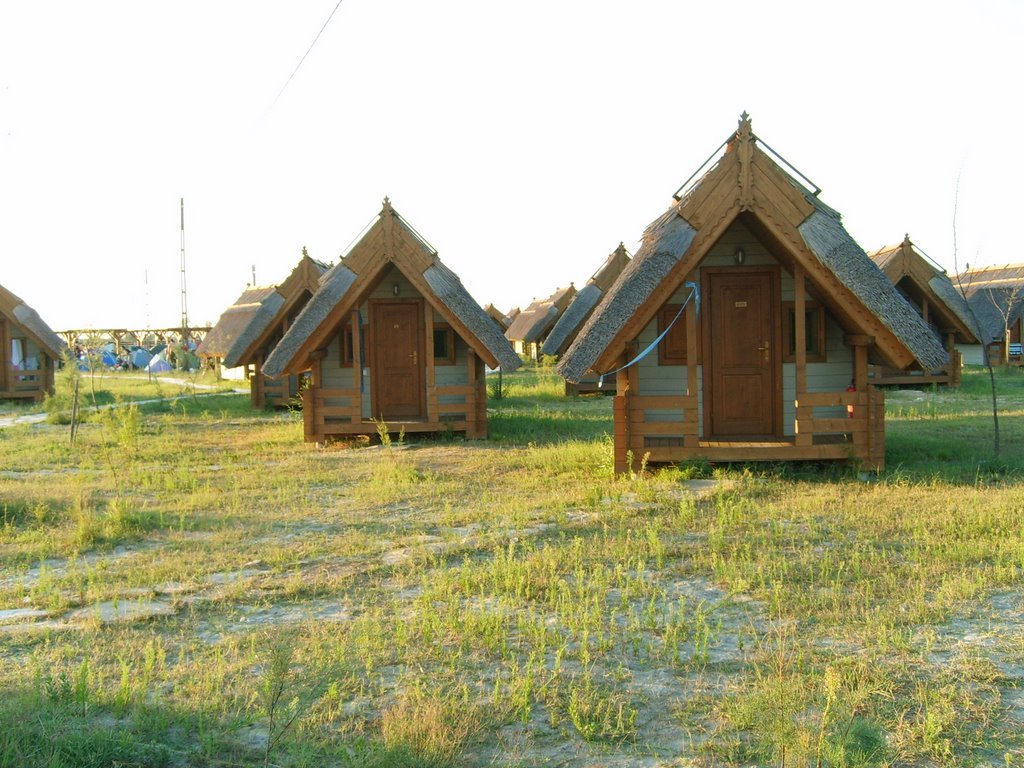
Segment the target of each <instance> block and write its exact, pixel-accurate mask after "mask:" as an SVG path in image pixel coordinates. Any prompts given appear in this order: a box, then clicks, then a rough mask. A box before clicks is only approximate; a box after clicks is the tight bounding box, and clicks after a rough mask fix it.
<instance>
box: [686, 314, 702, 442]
mask: <svg viewBox="0 0 1024 768" xmlns="http://www.w3.org/2000/svg"><path fill="white" fill-rule="evenodd" d="M684 317H685V319H686V396H687V397H688V398H689V402H691V403H692V404H693V411H694V412H693V413H683V425H684V427H683V445H684V446H685V447H686V448H696V447H697V446H698V445H699V443H700V414H699V413H697V412H696V411H697V365H698V364H699V362H700V361H699V358H698V356H697V338H698V337H697V323H698V322H700V320H699V318H698V317H697V302H695V301H691V302H690V303H689V304H687V305H686V309H685V310H684ZM691 423H692V424H693V434H692V435H691V434H688V433H687V425H688V424H691Z"/></svg>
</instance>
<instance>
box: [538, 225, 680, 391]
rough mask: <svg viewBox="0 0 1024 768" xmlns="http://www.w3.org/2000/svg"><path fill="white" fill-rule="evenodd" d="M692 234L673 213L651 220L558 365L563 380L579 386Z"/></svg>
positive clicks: (666, 275)
mask: <svg viewBox="0 0 1024 768" xmlns="http://www.w3.org/2000/svg"><path fill="white" fill-rule="evenodd" d="M694 234H695V230H694V229H693V227H691V226H690V225H689V224H687V223H686V221H684V220H683V219H681V218H680V217H679V216H678V215H676V212H675V210H674V209H672V210H669V211H668V212H667V213H665V214H664V215H662V216H660V217H659V218H657V219H655V220H654V222H652V223H651V225H650V226H649V227H648V228H647V231H646V232H645V233H644V237H643V245H641V247H640V250H639V251H637V253H636V255H635V256H634V257H633V260H632V261H631V262H630V263H629V265H628V266H627V267H626V268H625V269H624V270H623V271H622V274H621V275H620V276H619V279H618V280H617V281H616V283H615V285H613V286H612V288H611V290H610V291H608V293H607V295H606V296H605V297H604V300H603V301H602V302H601V304H600V305H599V306H598V308H597V309H596V310H595V311H594V312H593V314H591V316H590V319H589V320H588V321H587V322H586V324H585V325H584V326H583V329H582V330H581V331H580V333H579V334H578V335H577V336H576V340H575V341H574V342H573V343H572V345H571V346H570V347H569V351H568V352H567V353H566V355H565V357H563V358H562V361H561V362H560V363H559V364H558V371H559V373H561V374H562V376H564V377H565V378H566V379H568V380H569V381H573V382H579V381H581V380H582V379H583V377H584V376H586V374H587V371H589V370H590V368H591V366H592V365H593V364H594V361H596V360H597V358H598V357H599V356H600V355H601V353H603V352H604V351H605V349H607V348H608V346H609V345H610V344H611V342H612V340H613V339H614V337H615V335H616V333H617V332H618V331H619V330H620V329H622V327H623V326H624V325H625V324H626V321H628V320H629V319H631V318H632V317H633V316H634V315H635V314H636V312H637V310H639V309H640V307H641V305H643V304H644V303H645V302H646V301H647V299H648V298H649V297H650V296H651V294H652V293H653V292H654V289H655V288H657V287H658V286H659V285H661V284H662V282H663V281H664V280H665V279H666V278H667V277H668V275H669V273H670V272H671V271H672V268H673V267H675V266H676V264H678V263H679V260H680V259H681V258H682V257H683V254H684V253H686V251H687V249H688V248H689V247H690V243H691V242H693V236H694Z"/></svg>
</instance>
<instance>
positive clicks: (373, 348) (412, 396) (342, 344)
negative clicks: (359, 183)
mask: <svg viewBox="0 0 1024 768" xmlns="http://www.w3.org/2000/svg"><path fill="white" fill-rule="evenodd" d="M519 365H520V360H519V358H518V357H517V356H516V354H515V353H514V352H513V351H512V347H511V346H510V345H509V343H508V341H506V339H505V337H504V336H502V334H501V330H500V329H499V328H498V326H497V325H496V324H495V322H494V321H493V320H492V319H491V318H490V317H489V316H488V315H487V313H486V312H484V310H483V309H482V308H481V307H480V305H479V304H477V303H476V302H475V301H474V300H473V298H472V297H471V296H470V295H469V293H468V292H467V291H466V289H465V288H464V287H463V286H462V283H461V282H460V281H459V278H458V277H457V276H456V275H455V273H454V272H452V271H451V270H450V269H449V268H448V267H446V266H445V265H444V264H443V263H442V262H441V260H440V259H439V258H438V255H437V251H436V250H435V249H434V248H433V247H432V246H431V245H429V244H428V243H427V241H426V240H425V239H424V238H423V237H422V236H421V235H420V234H419V233H417V232H416V230H415V229H413V228H412V226H410V225H409V223H408V222H407V221H406V220H405V219H403V218H402V217H401V216H400V215H399V214H398V212H397V211H395V209H394V208H393V207H392V206H391V203H390V202H389V201H388V200H387V199H385V200H384V207H383V209H382V210H381V212H380V214H379V216H378V218H377V221H376V222H375V223H374V224H373V225H372V226H371V227H370V228H369V229H368V230H367V232H366V234H365V235H363V237H362V238H361V239H360V240H359V242H357V243H356V244H355V245H354V246H353V247H352V249H351V251H349V253H348V254H347V255H346V256H345V257H344V258H343V259H342V260H341V262H340V263H339V264H337V265H335V266H334V267H333V268H332V269H331V270H330V271H329V272H327V273H326V274H325V275H324V276H323V277H322V278H321V279H320V284H319V287H318V289H317V291H316V293H315V294H314V295H313V298H312V299H310V300H309V303H307V304H306V307H305V308H304V309H303V310H302V312H300V313H299V316H298V317H297V318H296V319H295V322H294V323H292V325H291V327H290V328H289V329H288V330H287V332H286V333H285V334H284V338H282V339H281V341H280V342H279V343H278V344H277V346H276V347H274V350H273V351H272V352H271V353H270V356H269V357H268V358H267V360H266V362H265V363H264V365H263V372H264V374H265V375H266V376H268V377H271V378H278V377H281V376H284V375H294V374H299V373H302V372H305V371H309V374H310V384H309V387H308V388H307V389H306V390H305V391H304V392H303V395H302V405H303V418H304V422H305V438H306V440H307V441H308V442H317V443H323V442H326V441H327V440H329V439H330V438H332V437H337V436H345V435H367V434H368V435H373V434H376V433H377V431H378V425H383V426H384V427H386V428H387V429H388V430H389V431H391V432H398V431H400V430H404V431H405V432H446V431H452V432H462V433H465V435H466V436H467V437H470V438H482V437H486V436H487V385H486V380H485V375H486V367H487V366H489V367H491V368H499V367H500V368H502V369H504V370H506V371H513V370H515V369H516V368H518V367H519Z"/></svg>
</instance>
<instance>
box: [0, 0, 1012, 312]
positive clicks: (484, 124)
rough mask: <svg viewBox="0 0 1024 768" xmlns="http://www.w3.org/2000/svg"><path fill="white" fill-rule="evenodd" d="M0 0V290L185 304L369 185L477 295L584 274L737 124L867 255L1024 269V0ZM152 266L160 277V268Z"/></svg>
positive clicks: (66, 302)
mask: <svg viewBox="0 0 1024 768" xmlns="http://www.w3.org/2000/svg"><path fill="white" fill-rule="evenodd" d="M336 4H337V0H303V1H302V2H266V1H264V0H246V2H241V0H201V1H200V0H177V1H176V2H145V1H142V0H128V1H125V2H108V1H106V0H95V1H94V2H88V3H84V2H80V1H76V2H70V1H68V2H50V1H48V0H33V1H32V2H22V1H20V0H0V211H2V214H0V217H2V218H0V284H2V285H4V286H5V287H6V288H7V289H8V290H10V291H12V292H14V293H15V294H17V295H19V296H20V297H21V298H22V299H23V300H25V302H27V303H28V304H29V305H30V306H32V307H34V308H35V309H36V310H38V311H39V313H40V314H41V315H42V316H43V319H44V320H46V322H47V323H48V324H49V325H50V326H51V327H52V328H53V329H54V330H64V329H68V328H90V327H92V328H102V327H129V328H131V327H140V328H142V327H147V326H148V327H154V328H156V327H169V326H176V325H178V324H179V322H180V319H181V294H180V231H179V198H184V200H185V259H186V274H187V287H188V317H189V321H190V324H191V325H202V324H206V323H208V322H216V320H217V318H218V317H219V315H220V313H221V312H222V311H223V310H224V309H225V308H226V307H227V306H228V305H229V304H231V303H232V302H233V301H234V300H235V298H236V297H237V296H238V295H239V294H240V293H241V292H242V290H243V289H244V288H245V287H246V284H247V283H248V282H250V281H251V279H252V270H253V267H255V271H256V281H257V283H259V284H270V283H276V282H280V281H281V280H283V279H284V278H285V277H287V275H288V273H289V272H290V271H291V269H292V268H293V267H294V266H295V264H296V263H297V262H298V260H299V257H300V255H301V250H302V247H303V246H306V247H307V248H308V250H309V253H310V255H311V256H313V257H314V258H318V259H321V260H323V261H329V262H331V263H334V262H336V261H337V258H338V256H339V255H340V254H341V253H342V252H343V251H344V249H345V248H346V247H347V246H348V245H349V244H350V243H351V241H352V239H353V238H354V237H355V236H356V235H358V234H359V233H360V231H361V230H362V229H363V228H364V226H366V225H367V224H368V223H369V222H371V220H373V219H374V217H375V216H376V214H377V213H378V212H379V210H380V206H381V202H382V200H383V198H384V196H385V195H387V196H389V197H390V198H391V200H392V203H393V204H394V206H395V208H396V210H397V211H398V212H399V213H401V214H402V215H403V216H404V217H405V218H406V219H407V220H408V221H409V222H410V223H411V224H412V225H413V226H414V227H415V228H416V229H417V230H418V231H419V232H420V233H421V234H422V235H423V236H424V237H425V238H426V239H427V240H428V241H429V242H430V243H431V244H432V245H433V246H434V247H435V248H437V249H438V252H439V255H440V257H441V259H442V260H443V261H444V262H445V264H447V265H448V266H449V267H451V268H452V269H453V270H454V271H455V272H456V273H458V274H459V275H460V277H461V278H462V282H463V283H464V285H465V286H466V288H467V289H468V290H469V292H470V293H471V294H472V295H473V297H474V298H475V299H476V300H477V301H479V302H480V303H481V304H486V303H488V302H493V303H495V304H496V305H498V307H500V308H501V309H503V310H508V309H509V308H510V307H512V306H521V307H525V306H526V305H527V304H529V303H530V301H531V300H532V299H533V298H535V297H543V296H547V295H548V294H550V293H552V292H553V291H554V290H555V289H556V288H558V287H563V286H565V285H567V284H568V283H569V282H575V283H576V285H577V286H581V285H583V284H584V283H585V282H586V280H587V279H588V278H589V277H590V275H591V274H592V273H593V272H594V271H595V270H596V269H597V268H598V267H599V266H600V264H601V263H602V261H603V260H604V258H605V257H606V256H607V255H608V253H610V252H611V251H612V250H614V248H615V247H616V246H617V245H618V243H619V241H623V242H625V244H626V247H627V248H628V249H629V250H630V251H631V252H635V251H636V249H637V247H638V244H639V240H640V237H641V235H642V234H643V230H644V228H645V227H646V226H647V224H648V223H650V222H651V221H652V220H653V219H655V218H656V217H657V216H658V215H660V214H661V213H662V212H663V211H664V210H665V209H666V208H667V207H668V205H669V204H670V203H671V202H672V198H671V195H672V193H673V192H674V191H675V190H676V189H677V188H678V187H679V185H680V184H681V183H682V182H683V181H685V180H686V178H687V177H688V176H689V175H690V174H691V173H692V172H693V171H694V170H695V169H696V168H697V167H698V166H699V165H700V164H701V163H702V162H703V161H704V160H705V159H706V158H707V157H708V155H709V154H711V152H712V150H714V149H715V147H717V146H718V145H719V144H720V143H721V142H722V140H723V139H725V138H726V137H727V136H728V135H729V133H730V132H731V131H733V130H734V129H735V127H736V121H737V118H738V116H739V114H740V113H741V112H743V111H744V110H746V111H747V112H749V113H750V115H751V117H752V120H753V127H754V132H755V133H756V134H757V135H758V136H759V137H760V138H761V139H763V140H764V141H765V142H767V143H768V144H769V145H770V146H771V147H772V148H773V149H774V150H776V151H777V152H779V153H780V154H781V155H782V156H783V157H785V158H786V159H787V160H788V161H790V162H791V163H792V164H793V165H794V166H796V167H797V168H798V169H799V170H800V171H801V172H803V173H804V174H806V175H807V176H808V177H810V179H811V180H812V181H813V182H815V183H816V184H817V185H818V186H820V187H821V188H822V192H821V199H822V200H823V201H824V202H825V203H827V204H828V205H830V206H832V207H833V208H836V209H837V210H839V211H840V212H841V213H842V214H843V217H844V222H845V224H846V227H847V229H848V230H849V231H850V233H851V234H852V235H853V237H854V238H855V239H856V240H857V241H858V242H859V243H860V245H861V246H862V247H864V248H865V249H866V250H873V249H875V248H878V247H881V246H882V245H885V244H891V243H896V242H898V241H899V240H900V239H902V237H903V235H904V233H909V234H910V237H911V239H912V240H914V242H915V243H917V244H918V245H919V246H920V247H921V248H922V249H923V250H924V251H926V252H927V253H928V254H929V255H930V256H932V257H933V258H934V259H935V260H936V261H938V262H939V263H940V264H941V265H943V266H945V267H946V268H947V269H949V271H950V272H952V271H953V221H954V216H953V212H954V199H955V197H956V195H957V188H958V179H959V208H958V215H957V218H956V222H957V244H958V253H959V261H960V265H961V268H962V267H963V264H964V263H965V262H969V263H970V264H971V265H972V266H974V265H978V266H981V265H986V264H1002V263H1008V262H1020V261H1024V253H1022V252H1021V250H1020V249H1019V248H1018V246H1017V243H1016V237H1015V236H1014V235H1013V233H1012V230H1013V225H1014V222H1015V221H1017V219H1018V216H1019V214H1018V212H1017V210H1016V205H1015V203H1016V200H1015V198H1014V195H1015V194H1017V193H1014V192H1013V190H1014V189H1018V190H1019V188H1020V181H1021V179H1022V178H1024V159H1022V153H1021V150H1020V148H1019V145H1020V138H1019V136H1018V131H1019V130H1020V126H1021V124H1022V122H1024V120H1022V117H1024V109H1022V106H1021V77H1022V74H1024V62H1022V58H1024V54H1022V48H1024V2H1020V1H1019V0H1014V1H1010V0H1004V1H1002V2H996V1H990V0H981V1H980V2H969V3H968V2H934V1H930V2H900V1H899V0H883V1H882V2H875V0H867V1H862V2H857V3H832V2H823V1H822V0H817V1H816V2H788V0H774V2H761V3H749V2H743V1H742V0H740V1H738V2H731V3H715V2H705V3H696V2H684V1H683V0H676V1H675V2H670V1H668V0H621V1H620V2H610V1H606V0H544V1H543V2H540V1H538V0H520V1H519V2H516V3H495V2H487V1H486V0H433V2H430V1H428V0H342V2H341V4H340V6H339V7H338V9H337V12H336V13H335V15H334V17H333V19H332V20H331V22H330V24H329V25H328V26H327V28H326V30H325V31H324V32H323V34H322V36H321V37H320V39H319V41H318V42H317V44H316V45H315V46H314V48H313V50H312V51H311V52H310V54H309V55H308V57H307V58H306V59H305V61H304V62H303V64H302V66H301V67H300V68H299V70H298V72H297V73H296V74H295V76H294V78H293V79H292V80H291V82H290V84H289V85H288V86H287V88H285V90H284V92H283V93H281V95H280V97H279V98H278V94H279V93H280V92H281V89H282V87H283V86H284V85H285V83H286V82H287V81H288V78H289V76H290V75H291V74H292V72H293V70H295V67H296V65H297V64H298V63H299V61H300V59H301V58H302V56H303V54H304V53H305V52H306V50H307V49H308V48H309V46H310V43H311V42H312V41H313V39H314V37H315V36H316V34H317V32H318V31H319V30H320V28H321V27H322V25H323V23H324V21H325V20H326V19H327V18H328V16H329V15H330V13H331V11H332V9H334V8H335V5H336ZM147 278H148V281H147Z"/></svg>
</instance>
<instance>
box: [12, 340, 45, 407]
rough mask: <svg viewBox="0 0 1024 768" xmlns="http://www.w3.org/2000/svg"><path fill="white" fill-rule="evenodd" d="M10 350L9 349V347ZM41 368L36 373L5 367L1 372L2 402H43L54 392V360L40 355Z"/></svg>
mask: <svg viewBox="0 0 1024 768" xmlns="http://www.w3.org/2000/svg"><path fill="white" fill-rule="evenodd" d="M8 349H9V347H8ZM39 365H40V367H39V368H38V369H37V370H34V371H23V370H21V369H20V368H8V367H6V366H5V367H4V369H3V371H2V372H0V400H35V401H36V402H42V400H43V398H45V397H46V393H47V392H51V391H53V376H54V366H53V360H51V359H50V358H48V357H46V356H45V355H40V358H39Z"/></svg>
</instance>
